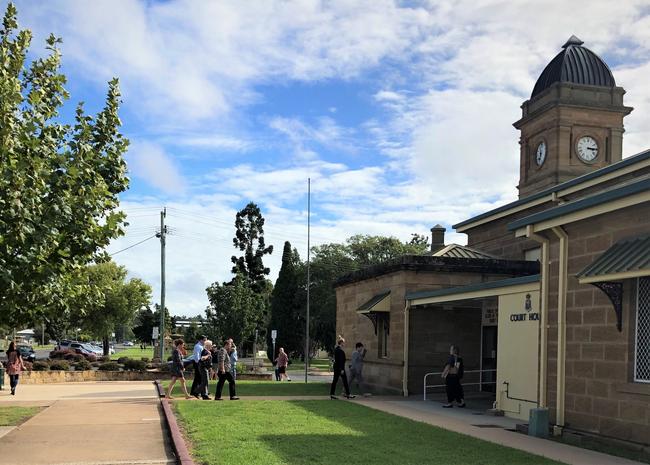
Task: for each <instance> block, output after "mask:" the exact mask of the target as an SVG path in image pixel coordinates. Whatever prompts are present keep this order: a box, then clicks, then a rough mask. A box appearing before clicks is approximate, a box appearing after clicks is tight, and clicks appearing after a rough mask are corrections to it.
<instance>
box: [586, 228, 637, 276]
mask: <svg viewBox="0 0 650 465" xmlns="http://www.w3.org/2000/svg"><path fill="white" fill-rule="evenodd" d="M648 269H650V236H643V237H635V238H632V239H625V240H622V241H619V242H617V243H616V244H614V245H613V246H611V247H610V248H609V249H607V250H606V251H605V252H604V253H603V254H602V255H601V256H600V257H598V258H597V259H596V260H595V261H594V262H593V263H592V264H591V265H589V266H588V267H586V268H585V269H584V270H582V271H581V272H580V273H578V274H577V276H578V277H579V278H589V277H595V276H603V275H610V274H616V273H625V272H628V271H638V270H648Z"/></svg>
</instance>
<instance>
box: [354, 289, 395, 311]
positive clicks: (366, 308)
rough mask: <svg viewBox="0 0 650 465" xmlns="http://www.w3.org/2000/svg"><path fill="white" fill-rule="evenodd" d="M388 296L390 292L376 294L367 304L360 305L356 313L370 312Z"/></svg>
mask: <svg viewBox="0 0 650 465" xmlns="http://www.w3.org/2000/svg"><path fill="white" fill-rule="evenodd" d="M388 294H390V290H388V291H384V292H382V293H381V294H377V295H376V296H374V297H373V298H372V299H370V300H369V301H368V302H366V303H364V304H363V305H361V306H360V307H359V308H357V312H368V311H370V310H372V308H373V307H374V306H375V305H377V304H378V303H379V302H381V301H382V300H384V298H386V297H387V296H388Z"/></svg>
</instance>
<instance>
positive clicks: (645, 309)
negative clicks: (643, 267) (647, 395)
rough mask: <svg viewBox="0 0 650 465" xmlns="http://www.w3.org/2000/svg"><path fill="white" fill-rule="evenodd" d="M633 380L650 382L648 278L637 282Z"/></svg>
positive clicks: (649, 292)
mask: <svg viewBox="0 0 650 465" xmlns="http://www.w3.org/2000/svg"><path fill="white" fill-rule="evenodd" d="M635 346H636V351H635V358H634V381H638V382H641V383H650V278H639V279H638V282H637V310H636V341H635Z"/></svg>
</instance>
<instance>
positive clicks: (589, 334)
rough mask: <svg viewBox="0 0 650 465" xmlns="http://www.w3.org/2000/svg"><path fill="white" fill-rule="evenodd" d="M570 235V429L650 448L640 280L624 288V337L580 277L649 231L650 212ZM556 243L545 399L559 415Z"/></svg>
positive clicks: (603, 218) (627, 212) (595, 223)
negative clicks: (637, 379)
mask: <svg viewBox="0 0 650 465" xmlns="http://www.w3.org/2000/svg"><path fill="white" fill-rule="evenodd" d="M565 231H566V232H567V234H568V235H569V263H568V277H569V279H568V292H567V315H566V320H567V331H566V338H567V346H566V359H565V360H566V395H565V412H566V413H565V422H566V425H567V426H568V427H570V428H572V429H577V430H583V431H588V432H592V433H596V434H600V435H604V436H609V437H614V438H618V439H623V440H628V441H635V442H640V443H644V444H648V443H650V384H643V383H634V382H633V373H634V371H633V370H634V334H635V319H636V304H635V285H636V281H635V280H627V281H624V290H623V302H624V305H623V328H622V329H623V330H622V331H621V332H619V331H618V330H617V328H616V315H615V312H614V309H613V306H612V303H611V302H610V301H609V299H608V297H607V296H606V295H605V294H604V293H603V292H602V291H600V290H599V289H597V288H596V287H595V286H593V285H591V284H580V283H578V280H577V278H576V277H575V275H576V274H577V273H579V272H580V271H582V270H583V269H584V268H585V267H586V266H587V265H589V264H590V263H592V262H593V261H594V260H596V259H597V258H598V257H599V256H600V255H601V254H602V253H603V252H605V251H606V250H607V249H608V248H609V247H610V246H611V245H613V244H614V243H615V242H617V241H619V240H621V239H625V238H629V237H635V236H640V235H647V234H648V232H649V231H650V205H648V204H644V205H643V206H637V207H630V208H626V209H622V210H619V211H617V212H614V213H610V214H606V215H600V216H598V217H595V218H592V219H588V220H583V221H580V222H577V223H573V224H570V225H567V226H565ZM557 258H558V247H557V239H556V240H554V242H553V243H552V247H551V267H550V274H551V280H550V298H549V330H548V338H549V339H548V340H549V351H548V360H549V364H548V399H549V404H550V407H551V411H550V413H551V417H552V418H554V415H555V400H556V394H555V392H556V363H557V298H558V293H557V279H558V268H557Z"/></svg>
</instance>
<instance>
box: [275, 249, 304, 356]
mask: <svg viewBox="0 0 650 465" xmlns="http://www.w3.org/2000/svg"><path fill="white" fill-rule="evenodd" d="M299 269H300V257H299V255H298V251H297V250H295V249H291V244H290V243H289V241H287V242H285V243H284V249H283V251H282V267H281V268H280V273H279V274H278V279H277V281H276V282H275V286H274V288H273V293H272V294H271V321H270V324H269V328H268V331H267V332H266V333H267V345H268V351H267V353H268V354H269V358H271V359H273V358H275V354H273V343H272V339H271V330H273V329H275V330H277V331H278V338H277V340H276V345H275V347H276V352H277V348H279V347H284V350H285V352H287V353H288V354H290V355H291V354H293V355H294V356H295V355H299V354H301V353H302V352H303V351H304V348H303V340H304V317H303V315H302V311H301V308H302V306H301V301H300V296H299V291H300V277H299V274H298V273H299Z"/></svg>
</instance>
